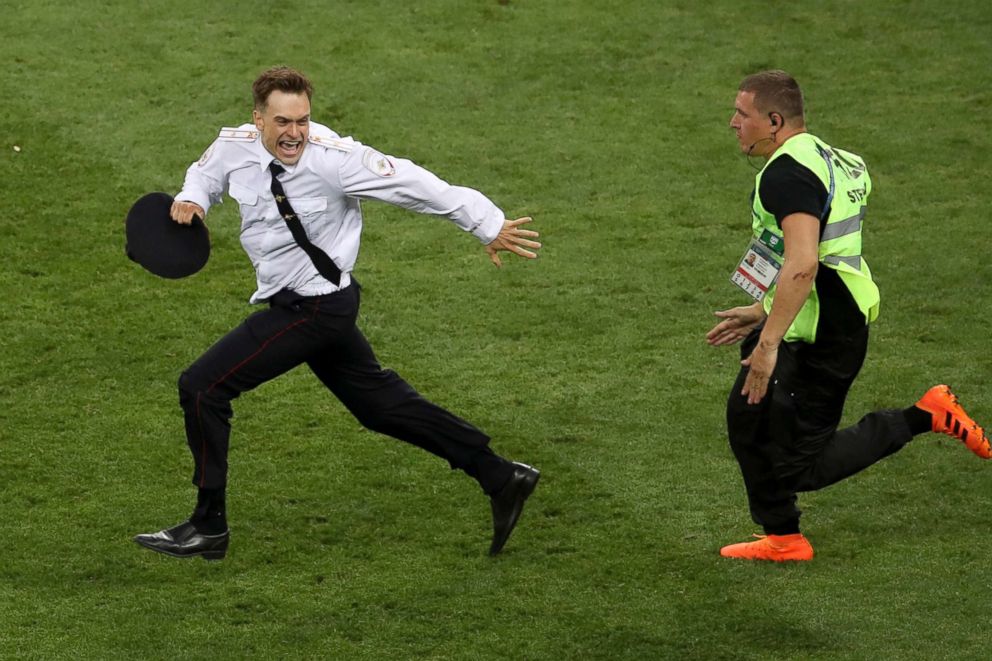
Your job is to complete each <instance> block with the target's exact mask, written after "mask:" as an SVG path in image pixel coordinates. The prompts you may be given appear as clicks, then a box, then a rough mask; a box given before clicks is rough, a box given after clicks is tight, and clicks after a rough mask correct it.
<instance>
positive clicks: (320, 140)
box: [309, 133, 355, 152]
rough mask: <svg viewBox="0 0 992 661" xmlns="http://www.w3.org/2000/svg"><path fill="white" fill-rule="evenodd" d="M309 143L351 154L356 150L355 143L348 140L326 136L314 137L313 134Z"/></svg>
mask: <svg viewBox="0 0 992 661" xmlns="http://www.w3.org/2000/svg"><path fill="white" fill-rule="evenodd" d="M309 141H310V143H312V144H315V145H320V146H321V147H327V148H328V149H336V150H338V151H343V152H350V151H353V150H354V149H355V141H354V140H350V139H348V138H331V137H329V136H326V135H314V134H312V133H311V134H310V138H309Z"/></svg>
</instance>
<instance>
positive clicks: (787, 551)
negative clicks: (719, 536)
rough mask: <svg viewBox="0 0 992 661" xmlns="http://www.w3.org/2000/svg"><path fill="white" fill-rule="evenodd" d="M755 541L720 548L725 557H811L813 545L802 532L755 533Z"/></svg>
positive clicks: (773, 560)
mask: <svg viewBox="0 0 992 661" xmlns="http://www.w3.org/2000/svg"><path fill="white" fill-rule="evenodd" d="M755 537H757V538H758V539H757V541H754V542H741V543H740V544H731V545H730V546H724V547H723V548H722V549H720V555H722V556H723V557H725V558H741V559H742V560H771V561H772V562H788V561H790V560H791V561H796V562H802V561H806V560H812V559H813V546H812V545H811V544H810V543H809V540H808V539H806V538H805V537H803V534H802V533H798V532H797V533H795V534H792V535H755Z"/></svg>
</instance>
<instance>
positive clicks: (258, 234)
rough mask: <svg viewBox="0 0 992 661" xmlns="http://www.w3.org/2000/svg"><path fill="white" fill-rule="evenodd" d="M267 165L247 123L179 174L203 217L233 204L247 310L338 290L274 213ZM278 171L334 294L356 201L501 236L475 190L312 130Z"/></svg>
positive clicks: (354, 243)
mask: <svg viewBox="0 0 992 661" xmlns="http://www.w3.org/2000/svg"><path fill="white" fill-rule="evenodd" d="M273 160H275V157H274V156H273V155H272V154H271V153H269V152H268V150H266V149H265V147H263V146H262V141H261V134H260V133H259V131H258V130H257V129H256V128H255V126H254V125H253V124H244V125H242V126H239V127H238V128H236V129H235V128H225V129H222V130H221V132H220V136H218V138H217V140H215V141H214V143H213V144H212V145H211V146H210V147H209V148H208V149H207V151H206V152H204V154H203V157H202V158H200V160H199V161H198V162H197V163H194V164H193V165H191V166H190V167H189V169H188V170H187V171H186V180H185V182H184V183H183V189H182V191H181V192H180V193H179V194H178V195H176V199H177V200H180V201H186V202H195V203H196V204H198V205H200V206H201V207H203V210H204V211H208V210H209V209H210V207H211V205H213V204H217V203H219V202H221V201H222V198H223V194H224V192H227V193H228V194H229V195H230V196H231V197H232V198H234V199H235V200H236V201H237V202H238V205H239V207H240V210H241V245H242V246H243V247H244V249H245V252H247V253H248V257H249V258H250V259H251V263H252V265H253V266H254V267H255V275H256V280H257V287H258V288H257V290H256V291H255V293H254V294H252V296H251V302H252V303H260V302H263V301H265V300H266V299H268V298H269V297H271V296H272V295H273V294H275V293H276V292H277V291H279V290H280V289H292V290H293V291H295V292H297V293H298V294H301V295H303V296H316V295H320V294H329V293H331V292H334V291H336V290H337V289H338V288H339V287H335V286H334V284H333V283H331V282H328V281H327V280H326V279H325V278H324V277H323V276H321V275H320V274H319V273H318V272H317V268H316V267H315V266H314V265H313V262H312V261H311V260H310V257H308V256H307V254H306V253H305V252H304V251H303V249H302V248H300V247H299V245H297V243H296V241H294V240H293V235H292V234H291V233H290V231H289V227H288V226H287V225H286V223H285V221H284V220H283V219H282V216H281V215H280V214H279V210H278V209H277V208H276V202H275V199H274V198H273V195H272V191H271V189H270V186H271V183H272V175H271V174H270V172H269V169H268V167H269V163H271V162H272V161H273ZM283 167H285V169H286V173H285V174H283V175H281V176H280V177H279V181H280V182H282V185H283V189H284V190H285V191H286V197H287V198H288V200H289V203H290V205H291V206H292V207H293V210H294V211H295V212H296V215H297V216H299V218H300V220H301V222H302V223H303V227H304V229H305V231H306V233H307V237H308V238H309V239H310V241H311V242H312V243H313V244H314V245H316V246H317V247H319V248H320V249H321V250H323V251H324V252H326V253H327V254H328V256H329V257H330V258H331V259H333V260H334V263H335V264H336V265H337V267H338V268H339V269H341V282H340V288H342V289H343V288H344V287H347V286H348V285H349V284H351V276H350V273H351V270H352V269H353V268H354V266H355V260H356V259H357V258H358V246H359V243H360V240H361V233H362V210H361V206H360V204H359V200H361V199H374V200H381V201H383V202H389V203H390V204H395V205H397V206H400V207H403V208H405V209H410V210H412V211H417V212H419V213H428V214H434V215H438V216H444V217H446V218H448V219H449V220H451V221H452V222H453V223H455V224H456V225H458V226H459V227H461V228H462V229H463V230H465V231H467V232H471V233H472V234H473V235H474V236H475V237H477V238H478V239H479V240H480V241H482V242H483V243H489V242H491V241H492V240H494V239H495V238H496V236H497V235H498V234H499V231H500V229H501V228H502V227H503V218H504V217H503V212H502V211H501V210H500V209H499V208H498V207H497V206H496V205H495V204H493V202H492V201H490V200H489V198H487V197H486V196H485V195H483V194H482V193H480V192H479V191H477V190H473V189H471V188H465V187H462V186H452V185H450V184H448V183H447V182H445V181H442V180H441V179H439V178H438V177H437V176H436V175H434V174H433V173H431V172H429V171H427V170H425V169H424V168H422V167H420V166H418V165H416V164H415V163H412V162H411V161H408V160H406V159H402V158H394V157H392V156H386V155H383V154H381V153H379V152H377V151H376V150H374V149H372V148H371V147H368V146H366V145H363V144H361V143H360V142H356V141H355V140H352V139H351V138H341V137H339V136H338V134H337V133H335V132H334V131H332V130H331V129H329V128H328V127H326V126H323V125H321V124H317V123H314V122H311V123H310V138H309V143H308V144H307V145H306V147H305V148H304V150H303V155H302V156H301V157H300V160H299V161H297V162H296V164H295V165H284V166H283Z"/></svg>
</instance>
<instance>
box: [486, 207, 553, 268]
mask: <svg viewBox="0 0 992 661" xmlns="http://www.w3.org/2000/svg"><path fill="white" fill-rule="evenodd" d="M531 220H532V219H531V218H530V217H528V216H525V217H523V218H517V219H516V220H504V221H503V229H501V230H500V231H499V234H498V235H497V236H496V238H495V239H493V240H492V242H491V243H490V244H488V245H487V246H486V252H487V253H489V259H490V260H492V263H493V264H495V265H496V266H502V265H503V262H502V261H501V260H500V258H499V253H500V252H501V251H504V250H505V251H509V252H512V253H516V254H517V255H520V256H521V257H526V258H527V259H537V253H535V252H532V251H530V250H527V248H534V249H535V250H536V249H538V248H540V247H541V244H540V243H538V242H537V241H531V240H530V239H529V238H527V237H533V238H537V237H538V236H540V235H539V234H538V233H537V232H535V231H534V230H525V229H521V228H520V225H523V224H525V223H529V222H531Z"/></svg>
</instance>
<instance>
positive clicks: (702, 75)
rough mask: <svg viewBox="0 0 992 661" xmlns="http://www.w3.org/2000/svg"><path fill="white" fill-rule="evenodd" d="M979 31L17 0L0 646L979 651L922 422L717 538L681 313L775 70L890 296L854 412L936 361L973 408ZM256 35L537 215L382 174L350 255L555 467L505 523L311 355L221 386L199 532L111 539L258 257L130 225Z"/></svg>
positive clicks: (520, 12) (385, 352)
mask: <svg viewBox="0 0 992 661" xmlns="http://www.w3.org/2000/svg"><path fill="white" fill-rule="evenodd" d="M990 34H992V6H990V5H989V4H988V3H983V2H971V1H968V0H945V1H943V2H936V1H935V0H921V1H920V2H905V1H883V0H864V1H853V0H839V1H837V2H829V3H828V2H802V3H798V2H784V1H780V0H767V1H758V0H736V1H730V0H712V1H711V2H705V3H704V2H699V3H697V2H689V1H687V0H676V1H671V2H670V1H667V0H615V1H613V2H593V1H585V0H555V1H551V0H510V1H509V2H500V1H498V0H423V1H416V0H414V1H410V2H399V1H395V2H388V1H386V0H362V1H359V0H341V1H339V2H318V1H316V0H287V2H285V3H273V2H258V1H257V0H247V1H246V2H241V3H207V2H191V1H189V0H167V1H165V2H157V3H150V2H149V3H138V2H124V1H123V0H94V2H89V3H81V2H68V1H65V0H41V1H38V2H27V1H26V0H9V1H8V2H5V3H4V5H3V11H2V17H0V58H2V59H0V61H2V63H3V73H2V74H0V98H2V99H3V105H2V112H0V291H2V292H3V297H4V301H3V305H2V311H0V342H2V349H0V658H3V659H8V658H9V659H117V658H120V659H227V658H231V659H241V658H246V659H247V658H252V659H255V658H257V659H271V658H286V659H297V658H300V659H304V658H305V659H459V660H460V659H468V660H474V659H631V660H634V659H636V660H642V659H700V660H710V659H855V660H856V659H900V660H902V659H928V660H929V659H984V658H987V654H988V644H989V634H988V631H987V622H986V619H985V618H986V614H987V612H988V600H989V594H990V588H992V586H990V579H989V573H988V571H989V570H988V566H987V565H988V540H989V523H988V512H989V510H990V507H992V489H990V485H992V476H990V473H989V471H990V470H992V467H990V466H989V465H987V464H983V463H982V462H980V461H979V460H977V459H976V458H975V457H974V456H972V455H971V454H970V453H968V452H967V451H966V450H964V449H963V448H961V447H959V444H957V443H956V442H953V441H952V440H951V439H947V438H946V437H936V436H932V435H929V436H923V437H920V438H918V439H917V440H915V441H914V442H913V443H912V444H910V446H909V447H907V448H906V449H905V450H904V451H903V452H901V453H899V454H897V455H895V456H893V457H891V458H889V459H887V460H886V461H885V462H883V463H881V464H879V465H878V466H875V467H873V468H871V469H869V470H868V471H866V472H864V473H863V474H861V475H858V476H856V477H854V478H852V479H850V480H848V481H846V482H844V483H842V484H839V485H836V486H834V487H831V488H829V489H827V490H824V491H822V492H819V493H816V494H809V495H806V496H803V497H802V498H801V504H802V505H803V507H804V510H805V517H804V528H805V531H806V532H807V534H808V536H809V537H810V539H811V540H812V542H813V544H814V546H815V547H816V551H817V558H816V559H815V561H814V562H812V563H809V564H805V565H801V566H767V565H764V564H762V565H755V564H746V563H737V562H732V561H726V560H723V559H721V558H720V557H719V556H718V553H717V550H718V548H719V547H720V546H721V545H722V544H725V543H729V542H733V541H739V540H743V539H745V538H746V537H747V536H748V535H749V534H750V533H751V532H754V531H755V527H754V526H753V524H752V523H751V522H750V519H749V517H748V514H747V508H746V503H745V500H744V491H743V486H742V484H741V480H740V476H739V474H738V471H737V467H736V464H735V462H734V460H733V458H732V456H731V453H730V450H729V448H728V447H727V443H726V438H725V431H724V411H723V405H724V401H725V396H726V391H727V389H728V388H729V386H730V383H731V382H732V379H733V375H734V373H735V371H736V368H737V358H736V350H735V349H723V350H719V349H712V348H710V347H707V346H706V344H705V342H704V339H703V338H704V335H705V333H706V331H707V330H708V329H709V328H710V326H711V323H712V314H711V313H712V311H713V310H715V309H719V308H723V307H727V306H731V305H737V304H740V303H742V302H743V300H742V295H741V294H739V293H738V292H736V290H735V289H734V288H733V287H732V285H731V284H730V283H729V281H728V278H729V274H730V272H731V269H732V268H733V266H734V264H735V260H736V259H738V258H739V256H740V254H741V252H742V251H743V247H744V244H745V242H746V239H747V234H748V227H749V222H750V221H749V212H748V203H747V200H748V194H749V192H750V189H751V185H752V181H753V175H754V171H753V170H752V169H751V168H750V167H749V166H748V164H747V163H746V161H745V160H744V159H743V158H742V157H741V156H740V154H738V153H737V149H736V145H735V142H734V139H733V135H732V134H731V132H730V130H729V129H728V122H729V119H730V114H731V110H732V107H733V101H734V95H735V92H736V86H737V84H738V82H739V81H740V79H741V78H742V77H743V76H744V75H746V74H747V73H751V72H753V71H756V70H759V69H764V68H770V67H779V68H783V69H786V70H788V71H790V72H791V73H793V74H794V75H795V76H796V77H797V78H798V80H799V82H800V83H801V84H802V85H803V87H804V89H805V92H806V97H807V105H808V119H809V126H810V128H811V130H812V131H813V132H815V133H817V134H818V135H820V136H821V137H823V138H824V139H825V140H827V141H828V142H830V143H832V144H835V145H837V146H839V147H844V148H848V149H851V150H853V151H855V152H857V153H860V154H862V155H863V156H864V157H865V158H866V159H867V161H868V163H869V166H870V168H871V172H872V175H873V178H874V181H875V192H874V194H873V199H872V203H871V208H870V210H869V215H868V218H867V221H866V228H865V236H866V239H865V240H866V251H865V254H866V256H867V258H868V259H869V261H870V263H871V265H872V268H873V270H874V272H875V274H876V276H877V280H878V282H879V285H880V287H881V289H882V297H883V298H882V314H881V317H880V319H879V321H878V322H877V324H876V325H875V326H874V329H873V335H872V340H871V347H870V350H869V358H868V362H867V364H866V367H865V369H864V371H863V373H862V376H861V378H860V379H859V381H858V382H857V383H856V384H855V387H854V389H853V391H852V393H851V396H850V398H849V402H848V408H847V413H846V416H845V422H847V423H850V422H854V421H855V420H857V419H858V418H859V417H860V416H861V415H862V414H863V413H865V412H867V411H869V410H871V409H874V408H881V407H890V406H905V405H908V404H910V403H912V402H913V401H915V399H916V398H917V397H918V396H919V395H920V394H921V393H922V392H923V391H924V390H925V389H926V388H927V387H929V386H930V385H932V384H933V383H940V382H948V383H951V384H952V385H953V386H954V387H955V390H956V391H957V392H958V394H959V395H960V396H961V397H962V400H963V402H964V403H965V405H966V406H967V407H968V409H969V411H970V412H971V413H972V414H973V415H974V416H975V417H976V418H977V419H978V420H979V421H980V422H981V421H985V424H986V425H992V390H990V389H989V387H988V386H989V381H990V379H989V377H990V375H992V353H990V351H989V347H990V341H989V326H988V317H989V310H990V309H992V290H990V283H992V266H990V261H989V245H990V243H989V240H988V231H989V230H988V227H989V225H988V220H989V201H988V195H987V193H988V190H989V185H988V178H989V176H988V175H989V167H988V162H989V158H988V155H989V153H990V152H992V138H990V133H989V130H988V126H987V121H986V118H987V116H988V114H989V112H990V111H992V91H990V90H992V66H990V62H992V41H990V39H989V35H990ZM275 64H289V65H292V66H296V67H298V68H300V69H302V70H303V71H305V72H306V73H307V74H308V75H309V76H310V77H311V78H312V79H313V80H314V82H315V85H316V96H315V98H314V105H313V111H314V118H315V119H316V120H317V121H321V122H323V123H326V124H329V125H330V126H332V127H334V128H335V129H336V130H337V131H339V132H340V133H341V134H343V135H352V136H354V137H355V138H356V139H358V140H361V141H362V142H365V143H367V144H371V145H373V146H376V147H377V148H378V149H380V150H381V151H384V152H386V153H392V154H395V155H398V156H404V157H408V158H411V159H413V160H414V161H416V162H418V163H420V164H422V165H424V166H426V167H428V168H430V169H432V170H434V171H435V172H437V173H438V174H439V175H441V176H442V177H444V178H446V179H447V180H449V181H451V182H453V183H459V184H464V185H469V186H473V187H476V188H479V189H480V190H482V191H484V192H485V193H487V194H488V195H489V196H490V197H492V198H493V199H494V200H495V201H496V202H497V203H498V204H500V205H501V207H502V208H503V209H505V210H506V212H507V213H508V214H509V215H511V217H516V216H519V215H532V216H533V217H534V227H535V228H536V229H538V230H539V231H541V233H542V241H543V242H544V244H545V247H544V249H543V251H542V254H541V257H540V259H538V260H536V261H533V262H524V261H522V260H510V259H507V260H506V264H505V265H504V268H503V269H501V270H496V269H494V268H493V267H492V266H491V265H490V264H489V263H488V261H487V259H486V256H485V253H484V252H483V250H482V248H481V246H480V245H479V244H478V243H477V242H476V241H475V240H474V239H472V238H471V237H470V236H467V235H464V234H462V233H461V232H459V231H458V230H457V229H456V228H454V227H453V226H450V225H449V224H447V223H445V222H443V221H438V220H436V219H432V218H428V217H424V216H417V215H416V214H412V213H409V212H405V211H402V210H399V209H395V208H392V207H388V206H386V205H381V204H367V205H366V230H365V235H364V244H363V248H362V252H361V255H360V258H359V263H358V267H357V271H356V273H357V276H358V278H359V279H360V280H361V281H362V283H363V285H364V287H365V296H364V300H363V310H362V315H361V319H360V323H361V326H362V328H363V329H364V330H365V332H366V333H367V335H368V336H369V338H370V340H371V342H372V344H373V346H374V347H375V348H376V350H377V352H378V355H379V357H380V359H381V360H382V362H383V363H384V364H386V365H387V366H389V367H392V368H394V369H396V370H397V371H398V372H400V373H401V374H403V375H404V376H405V377H406V378H407V379H408V380H409V381H410V382H411V383H412V384H414V385H415V386H416V387H417V388H418V389H419V390H420V391H421V392H422V393H424V394H425V395H426V396H427V397H429V398H431V399H432V400H434V401H437V402H438V403H440V404H442V405H444V406H446V407H448V408H450V409H452V410H453V411H455V412H457V413H459V414H461V415H463V416H464V417H466V418H467V419H469V420H471V421H472V422H474V423H475V424H477V425H479V426H480V427H481V428H483V429H484V430H486V431H487V432H488V433H489V434H491V435H492V436H493V438H494V441H493V445H494V447H495V448H496V449H497V451H499V452H500V453H502V454H505V455H507V456H509V457H512V458H515V459H519V460H522V461H526V462H529V463H533V464H534V465H535V466H537V467H539V468H540V469H541V470H542V472H543V477H542V481H541V484H540V486H539V487H538V490H537V491H536V492H535V495H534V497H533V498H532V499H531V501H529V503H528V506H527V509H526V511H525V512H524V516H523V519H522V521H521V524H520V526H519V527H518V528H517V530H516V532H515V533H514V535H513V537H512V538H511V540H510V543H509V545H508V546H507V548H506V550H505V551H504V554H503V555H501V556H500V557H497V558H495V559H491V558H489V557H487V556H486V554H485V552H486V549H487V547H488V543H489V535H490V515H489V506H488V503H487V501H486V499H485V498H484V497H483V496H482V494H481V492H479V491H478V489H477V488H476V486H475V484H474V483H473V482H472V481H471V480H470V479H468V478H466V477H465V476H463V475H461V474H458V473H453V472H451V471H448V470H447V467H446V466H445V465H443V464H442V463H441V462H439V461H438V460H436V459H435V458H433V457H431V456H429V455H428V454H426V453H424V452H420V451H418V450H416V449H415V448H411V447H408V446H405V445H403V444H401V443H398V442H395V441H392V440H390V439H386V438H384V437H380V436H376V435H374V434H371V433H369V432H366V431H364V430H362V429H361V428H360V426H359V425H358V424H357V423H356V422H355V421H354V420H353V419H351V418H350V417H349V416H348V414H347V413H346V412H345V411H344V409H343V408H342V407H341V405H340V404H339V403H338V402H337V401H336V400H334V399H333V398H332V397H331V396H330V395H329V394H327V393H326V392H325V391H324V390H323V389H322V388H321V387H320V386H319V384H318V383H317V381H316V379H315V378H314V377H313V376H312V375H310V374H309V373H308V372H307V371H306V370H299V371H296V372H293V373H291V374H289V375H287V376H285V377H283V378H281V379H278V380H276V381H273V382H271V383H269V384H266V385H264V386H262V387H261V388H259V389H258V390H257V391H254V392H251V393H248V394H246V395H245V396H243V397H242V398H241V399H240V400H238V401H237V402H235V419H234V421H233V422H234V433H233V436H232V452H231V475H230V480H231V481H230V487H229V516H230V520H231V524H232V549H231V552H230V553H229V555H228V557H227V558H226V559H225V560H224V561H223V562H220V563H206V562H203V561H201V560H199V559H197V560H194V561H178V560H174V559H171V558H166V557H164V556H159V555H156V554H152V553H149V552H147V551H144V550H142V549H139V548H138V547H137V546H136V545H135V544H133V543H132V542H131V541H130V538H131V536H132V535H133V534H135V533H138V532H145V531H149V530H155V529H158V528H159V527H161V526H164V525H167V524H172V523H174V522H177V521H179V520H180V519H181V518H182V517H184V516H186V515H187V514H188V512H189V509H190V507H191V505H192V498H193V490H192V488H191V486H190V484H189V474H190V459H189V457H188V451H187V449H186V446H185V441H184V439H183V432H182V421H181V414H180V411H179V408H178V397H177V394H176V390H175V382H176V379H177V377H178V375H179V373H180V372H181V371H182V369H183V368H185V367H186V366H187V365H188V364H189V363H190V362H191V361H192V360H193V359H195V358H196V357H197V356H198V355H199V354H200V353H201V352H202V351H203V350H205V349H206V348H207V347H208V346H209V345H210V344H211V343H212V342H213V341H214V340H215V339H217V338H218V337H220V335H221V334H223V333H224V332H226V331H227V330H228V329H230V328H231V327H233V326H234V325H236V324H237V323H239V322H240V320H241V319H242V318H243V317H244V316H245V315H246V314H247V313H248V312H249V307H248V305H247V304H246V300H247V297H248V295H249V294H250V292H251V291H252V284H253V276H252V273H251V267H250V264H249V263H248V260H247V259H246V258H245V256H244V254H243V252H242V251H241V248H240V246H239V243H238V224H237V219H236V214H235V209H234V205H233V204H232V203H230V202H228V203H226V204H224V205H222V207H220V208H218V209H216V210H215V211H214V212H212V213H211V215H210V218H209V219H208V224H209V226H210V229H211V236H212V241H213V253H212V256H211V260H210V262H209V264H208V265H207V267H206V268H205V269H204V270H203V271H201V272H200V273H199V274H197V275H195V276H194V277H192V278H189V279H186V280H182V281H175V282H167V281H164V280H159V279H156V278H154V277H152V276H150V275H149V274H147V273H145V272H144V271H142V270H141V269H140V268H139V267H137V266H136V265H135V264H132V263H130V262H129V261H128V260H127V259H125V257H124V251H123V224H122V221H123V218H124V215H125V213H126V210H127V208H128V207H129V206H130V204H131V203H132V202H133V201H134V200H135V199H137V198H138V197H139V196H140V195H142V194H143V193H145V192H148V191H152V190H164V191H168V192H170V193H174V192H176V191H177V190H178V188H179V187H180V185H181V182H182V177H183V173H184V170H185V168H186V166H187V165H188V164H189V163H190V162H192V161H193V160H195V159H197V158H198V157H199V155H200V153H201V152H202V150H203V149H204V148H205V147H206V146H207V145H208V144H209V143H210V142H211V140H212V139H213V137H214V136H215V135H216V131H217V130H218V129H219V128H220V127H221V126H225V125H228V126H229V125H237V124H239V123H242V122H245V121H248V120H249V117H250V92H249V86H250V83H251V81H252V80H253V79H254V77H255V76H256V75H257V73H258V72H259V71H261V70H262V69H263V68H265V67H268V66H271V65H275ZM15 146H16V147H17V148H18V150H15Z"/></svg>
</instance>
